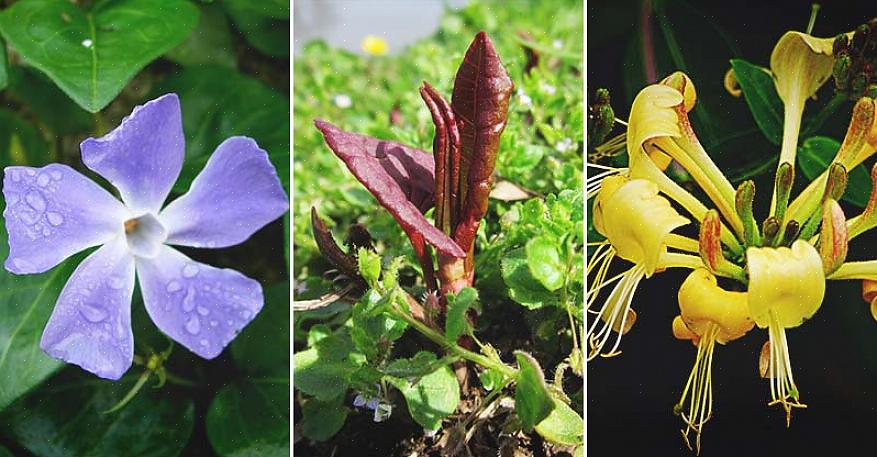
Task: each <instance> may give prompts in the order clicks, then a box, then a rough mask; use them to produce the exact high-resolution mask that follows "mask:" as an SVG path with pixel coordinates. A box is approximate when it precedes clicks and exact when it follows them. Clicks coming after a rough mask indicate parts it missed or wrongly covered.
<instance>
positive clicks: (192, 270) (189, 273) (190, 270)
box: [183, 263, 198, 278]
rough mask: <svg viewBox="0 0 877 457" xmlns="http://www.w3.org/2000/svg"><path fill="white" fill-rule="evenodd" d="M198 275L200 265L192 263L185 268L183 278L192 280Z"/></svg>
mask: <svg viewBox="0 0 877 457" xmlns="http://www.w3.org/2000/svg"><path fill="white" fill-rule="evenodd" d="M197 274H198V265H195V264H194V263H190V264H188V265H186V266H185V267H183V277H184V278H192V277H194V276H195V275H197Z"/></svg>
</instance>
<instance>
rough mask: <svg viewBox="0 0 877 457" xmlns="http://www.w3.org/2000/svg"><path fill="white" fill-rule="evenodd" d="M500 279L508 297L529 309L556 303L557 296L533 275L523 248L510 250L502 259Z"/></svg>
mask: <svg viewBox="0 0 877 457" xmlns="http://www.w3.org/2000/svg"><path fill="white" fill-rule="evenodd" d="M502 279H503V280H504V281H505V284H506V286H508V288H509V290H508V293H509V297H511V299H512V300H514V301H516V302H518V303H520V304H521V305H523V306H525V307H527V308H529V309H538V308H542V307H543V306H552V305H557V304H558V296H557V294H554V293H552V292H550V291H549V290H548V289H546V288H545V286H543V285H542V283H541V282H539V280H537V279H536V278H534V277H533V274H532V273H531V272H530V266H529V263H528V262H527V253H526V252H525V250H524V249H523V248H518V249H514V250H512V251H510V252H509V253H508V254H506V256H505V257H504V258H503V259H502Z"/></svg>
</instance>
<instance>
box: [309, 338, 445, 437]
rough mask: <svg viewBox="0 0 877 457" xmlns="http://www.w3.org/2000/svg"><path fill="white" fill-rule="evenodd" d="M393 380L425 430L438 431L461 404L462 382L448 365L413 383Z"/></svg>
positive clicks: (410, 411) (409, 408)
mask: <svg viewBox="0 0 877 457" xmlns="http://www.w3.org/2000/svg"><path fill="white" fill-rule="evenodd" d="M434 358H435V355H433V359H434ZM296 382H298V380H297V379H296ZM391 382H393V385H395V386H396V388H398V389H399V390H400V391H401V392H402V396H404V397H405V402H406V403H407V404H408V412H409V413H411V417H412V418H413V419H414V421H415V422H417V423H418V424H420V425H421V426H422V427H423V428H424V429H426V430H438V429H439V427H441V425H442V419H444V418H445V417H448V416H450V415H451V414H452V413H453V412H454V411H455V410H456V409H457V405H458V404H459V403H460V385H459V384H458V382H457V377H456V376H454V372H453V371H451V369H450V367H448V366H447V365H442V366H441V367H439V368H438V369H436V370H435V371H433V372H432V373H430V374H428V375H426V376H424V377H422V378H420V379H419V380H418V381H417V382H415V383H413V384H412V383H410V382H408V381H407V380H404V379H398V380H392V381H391Z"/></svg>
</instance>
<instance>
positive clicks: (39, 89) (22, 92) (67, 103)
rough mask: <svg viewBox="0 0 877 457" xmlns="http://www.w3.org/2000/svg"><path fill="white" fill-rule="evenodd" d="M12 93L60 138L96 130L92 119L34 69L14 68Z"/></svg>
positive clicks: (11, 81) (10, 81)
mask: <svg viewBox="0 0 877 457" xmlns="http://www.w3.org/2000/svg"><path fill="white" fill-rule="evenodd" d="M9 91H10V92H11V93H12V95H13V96H14V97H15V98H16V99H18V100H20V101H21V102H22V103H23V104H25V105H27V107H28V108H29V109H30V110H31V111H32V112H33V113H34V114H35V115H36V117H37V118H39V120H40V121H42V122H43V123H44V124H45V125H46V127H48V128H49V129H50V130H51V131H52V132H54V133H56V134H61V135H66V134H70V133H81V132H90V131H91V130H92V129H94V118H93V117H92V115H91V114H90V113H89V112H88V111H85V110H84V109H82V108H80V107H79V105H77V104H76V103H75V102H73V101H72V100H70V98H69V97H67V95H65V94H64V92H61V89H58V86H56V85H54V84H53V83H52V81H51V80H49V78H47V77H46V76H45V75H44V74H42V73H40V72H39V71H37V70H35V69H34V68H32V67H12V68H10V72H9ZM40 152H41V153H47V152H48V151H40Z"/></svg>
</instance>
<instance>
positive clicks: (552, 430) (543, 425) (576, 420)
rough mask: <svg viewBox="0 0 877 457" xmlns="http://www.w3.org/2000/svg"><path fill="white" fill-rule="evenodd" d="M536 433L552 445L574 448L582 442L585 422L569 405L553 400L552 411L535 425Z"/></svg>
mask: <svg viewBox="0 0 877 457" xmlns="http://www.w3.org/2000/svg"><path fill="white" fill-rule="evenodd" d="M536 432H538V433H539V434H540V435H542V437H543V438H545V439H546V440H548V441H551V442H552V443H555V444H560V445H565V446H574V445H577V444H582V442H583V441H584V432H585V422H584V420H582V417H581V416H579V414H578V413H577V412H575V411H574V410H573V409H572V408H570V407H569V405H567V404H566V403H564V402H563V401H561V400H559V399H557V398H554V410H552V411H551V414H549V415H548V417H546V418H545V419H543V420H542V422H539V423H538V424H536Z"/></svg>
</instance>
